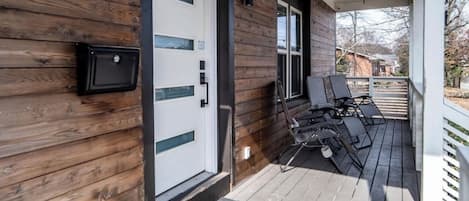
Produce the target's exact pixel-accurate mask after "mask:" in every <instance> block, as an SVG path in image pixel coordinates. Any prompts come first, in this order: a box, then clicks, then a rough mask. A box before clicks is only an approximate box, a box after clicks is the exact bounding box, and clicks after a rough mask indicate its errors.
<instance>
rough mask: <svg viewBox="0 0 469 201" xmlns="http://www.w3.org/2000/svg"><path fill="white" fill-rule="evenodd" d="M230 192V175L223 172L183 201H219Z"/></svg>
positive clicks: (189, 193) (190, 193)
mask: <svg viewBox="0 0 469 201" xmlns="http://www.w3.org/2000/svg"><path fill="white" fill-rule="evenodd" d="M229 192H230V174H229V173H227V172H221V173H219V174H217V175H215V176H213V177H211V178H210V179H208V180H207V181H205V182H203V183H202V184H200V185H199V186H198V187H196V188H195V189H193V190H191V191H190V192H188V193H187V194H186V196H184V197H183V198H182V199H181V200H187V201H189V200H190V201H217V200H219V199H220V198H222V197H223V196H225V195H226V194H228V193H229ZM224 201H228V200H224Z"/></svg>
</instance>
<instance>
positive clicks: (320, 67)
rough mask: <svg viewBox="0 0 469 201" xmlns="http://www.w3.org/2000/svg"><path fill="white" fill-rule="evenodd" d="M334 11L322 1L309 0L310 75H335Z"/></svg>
mask: <svg viewBox="0 0 469 201" xmlns="http://www.w3.org/2000/svg"><path fill="white" fill-rule="evenodd" d="M335 14H336V13H335V11H334V10H333V9H332V8H331V7H329V6H328V5H327V4H326V3H324V2H323V1H322V0H311V16H310V19H311V74H312V75H317V76H325V75H330V74H334V73H335V59H336V58H335V49H336V34H335V26H336V19H335Z"/></svg>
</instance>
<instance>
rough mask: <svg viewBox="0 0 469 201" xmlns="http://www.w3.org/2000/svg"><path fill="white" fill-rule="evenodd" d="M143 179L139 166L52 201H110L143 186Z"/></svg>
mask: <svg viewBox="0 0 469 201" xmlns="http://www.w3.org/2000/svg"><path fill="white" fill-rule="evenodd" d="M142 179H143V166H139V167H137V168H134V169H132V170H129V171H126V172H124V173H121V174H118V175H115V176H113V177H110V178H108V179H105V180H102V181H100V182H97V183H94V184H91V185H88V186H86V187H83V188H81V189H77V190H74V191H70V192H67V193H66V194H63V195H61V196H58V197H56V198H53V199H50V201H64V200H67V201H88V200H109V199H112V198H113V197H117V196H119V194H121V193H123V192H126V191H128V190H131V189H133V188H135V187H137V186H139V185H141V184H142V182H143V180H142ZM136 199H138V198H136Z"/></svg>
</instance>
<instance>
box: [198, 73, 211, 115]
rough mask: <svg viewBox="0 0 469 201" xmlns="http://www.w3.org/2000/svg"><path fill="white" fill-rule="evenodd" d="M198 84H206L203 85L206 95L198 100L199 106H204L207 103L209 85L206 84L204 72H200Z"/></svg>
mask: <svg viewBox="0 0 469 201" xmlns="http://www.w3.org/2000/svg"><path fill="white" fill-rule="evenodd" d="M200 85H206V86H205V92H206V93H205V94H206V97H205V99H202V100H200V107H205V106H206V105H208V97H209V96H208V91H209V89H208V88H209V85H208V82H207V81H206V78H205V73H200Z"/></svg>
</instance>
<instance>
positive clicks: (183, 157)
mask: <svg viewBox="0 0 469 201" xmlns="http://www.w3.org/2000/svg"><path fill="white" fill-rule="evenodd" d="M210 2H214V1H212V0H154V8H153V32H154V48H155V49H154V76H153V77H154V86H155V111H154V113H155V114H154V117H155V143H156V153H155V154H156V155H155V157H156V158H155V163H156V164H155V177H156V178H155V185H156V186H155V188H156V195H159V194H161V193H163V192H165V191H167V190H169V189H171V188H172V187H175V186H177V185H178V184H180V183H182V182H184V181H186V180H188V179H190V178H191V177H193V176H195V175H197V174H199V173H201V172H204V171H207V169H210V167H207V166H210V165H209V164H210V160H212V159H213V157H211V155H210V153H207V152H211V151H213V149H210V148H208V147H210V146H209V143H210V142H211V141H210V139H212V138H213V137H214V135H212V133H213V131H214V130H213V128H212V127H211V126H210V125H213V124H216V122H214V121H213V116H211V114H213V113H211V111H212V109H213V105H214V104H213V103H212V102H213V100H214V99H210V98H209V97H208V95H212V97H213V94H211V93H208V94H207V87H208V86H209V85H208V84H205V83H204V82H209V83H210V84H211V85H212V84H215V83H216V82H212V81H213V78H212V77H213V75H214V73H212V70H213V68H215V62H214V58H215V57H214V55H213V52H214V51H213V48H212V47H214V46H213V44H215V42H216V37H214V38H208V37H209V36H211V34H213V33H209V32H211V31H213V28H212V26H211V24H213V22H212V21H211V19H209V18H208V17H207V14H209V13H210V12H211V10H210V8H211V7H210V5H207V4H210ZM209 11H210V12H209ZM201 73H204V74H201ZM201 77H203V78H201ZM210 87H212V88H209V90H210V89H213V86H210ZM209 99H210V104H208V105H206V104H204V103H203V102H207V101H209ZM210 121H211V124H210Z"/></svg>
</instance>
